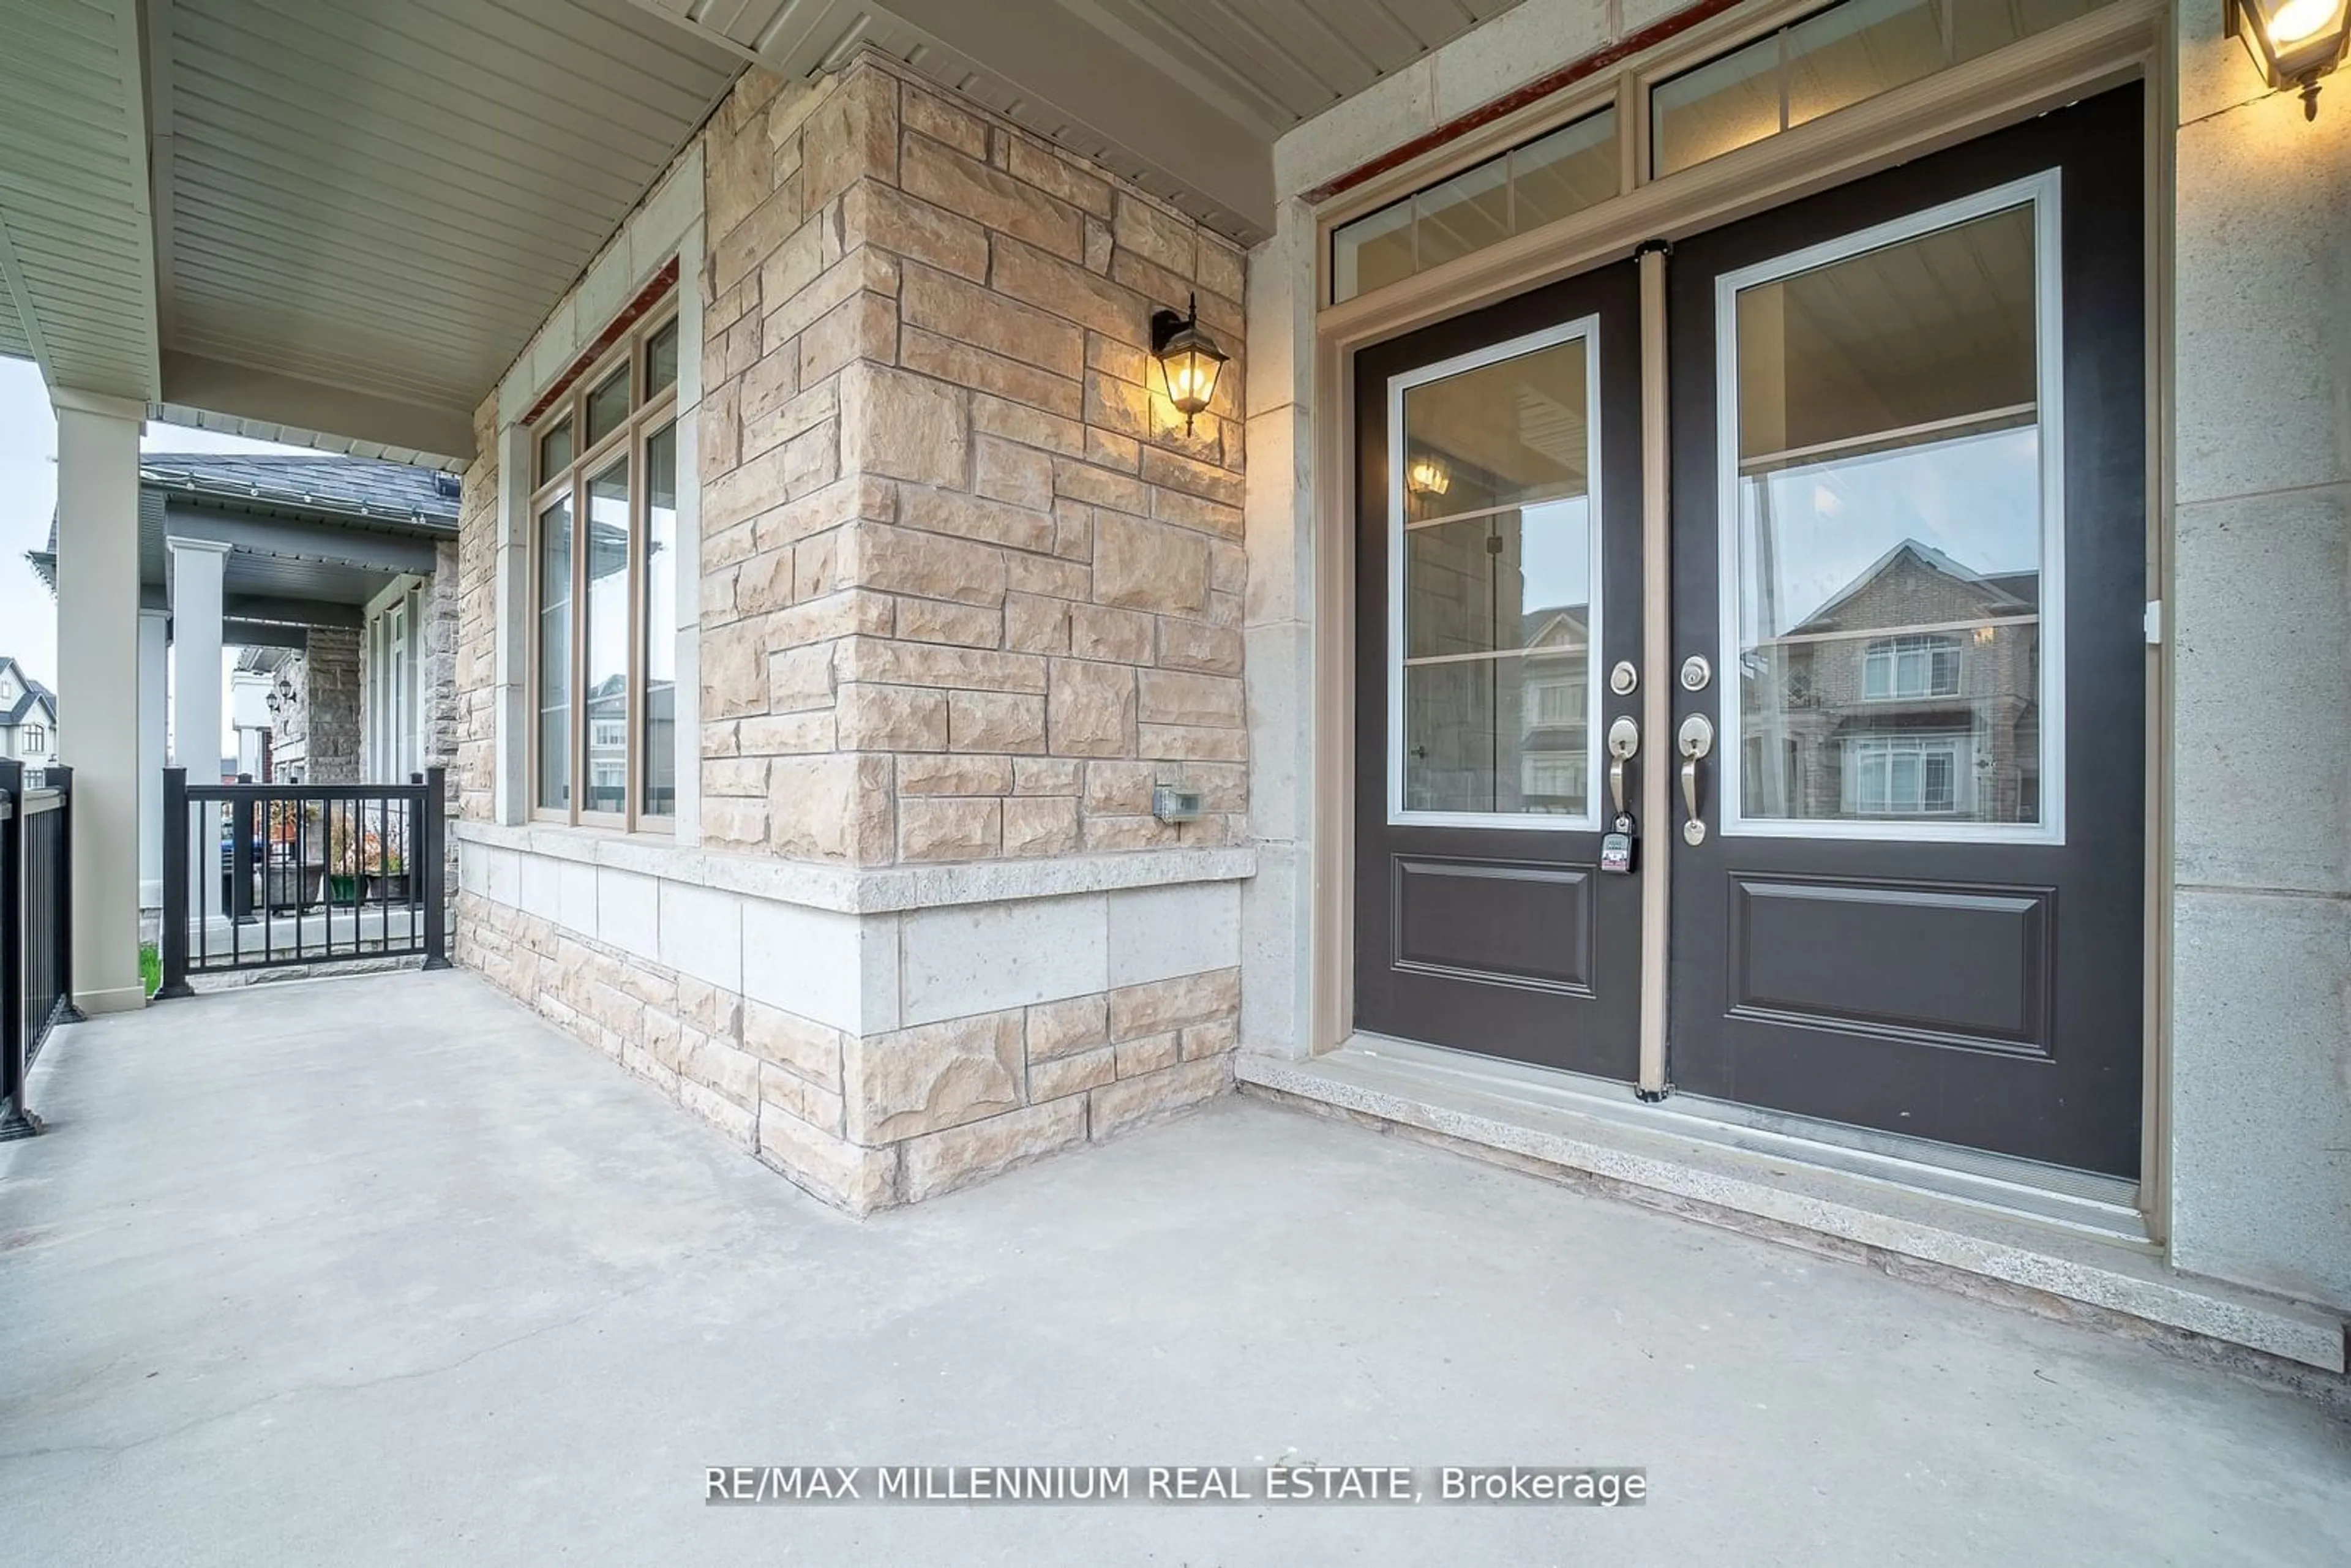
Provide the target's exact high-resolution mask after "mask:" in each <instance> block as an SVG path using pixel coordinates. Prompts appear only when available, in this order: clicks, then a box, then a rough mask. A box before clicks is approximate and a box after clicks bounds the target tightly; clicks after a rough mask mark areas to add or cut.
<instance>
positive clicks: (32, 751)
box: [0, 653, 57, 766]
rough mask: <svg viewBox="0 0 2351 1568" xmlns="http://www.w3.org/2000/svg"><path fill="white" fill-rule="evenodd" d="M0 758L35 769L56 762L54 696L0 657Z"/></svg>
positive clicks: (20, 665) (55, 711)
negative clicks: (32, 766) (34, 767)
mask: <svg viewBox="0 0 2351 1568" xmlns="http://www.w3.org/2000/svg"><path fill="white" fill-rule="evenodd" d="M0 758H12V759H14V760H16V761H18V762H23V763H26V764H28V765H35V766H37V765H39V764H43V763H48V762H55V761H56V760H57V693H55V692H53V691H51V690H49V688H48V687H47V686H45V685H41V683H40V682H38V681H37V680H35V679H33V677H32V676H30V675H28V674H26V673H25V667H24V666H23V665H22V664H18V663H16V660H14V659H12V658H10V657H8V656H7V655H6V654H5V653H0Z"/></svg>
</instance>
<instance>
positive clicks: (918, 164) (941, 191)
mask: <svg viewBox="0 0 2351 1568" xmlns="http://www.w3.org/2000/svg"><path fill="white" fill-rule="evenodd" d="M898 183H899V184H901V185H903V186H904V188H905V189H906V190H907V191H908V192H910V193H913V194H914V195H917V196H920V197H922V198H923V199H924V200H925V201H926V202H932V203H935V204H937V205H939V206H942V207H945V208H946V210H947V211H949V212H951V213H960V214H964V215H965V216H967V217H971V218H976V219H977V220H978V221H979V222H981V223H983V224H985V225H987V226H988V227H989V228H991V229H995V230H997V231H998V232H999V233H1002V234H1008V235H1016V236H1018V237H1019V238H1020V239H1022V240H1025V241H1027V242H1028V243H1029V244H1030V245H1034V246H1042V247H1043V248H1044V249H1045V250H1047V251H1050V252H1051V253H1053V254H1054V255H1056V256H1069V257H1071V258H1072V259H1074V258H1075V257H1076V256H1078V254H1079V251H1080V248H1081V247H1080V240H1079V228H1078V214H1077V211H1076V209H1074V208H1072V207H1071V206H1070V205H1069V204H1067V203H1065V202H1062V201H1061V200H1060V199H1058V198H1056V197H1053V196H1049V195H1047V194H1046V193H1044V192H1043V191H1041V190H1040V189H1038V188H1037V187H1036V186H1034V185H1031V184H1029V183H1027V182H1025V181H1021V180H1016V179H1013V178H1012V177H1011V176H1009V175H1008V174H1006V173H1003V172H999V171H998V170H996V169H994V168H991V167H990V166H988V165H987V164H986V163H983V162H979V161H978V160H977V159H974V158H967V157H965V156H964V155H963V154H961V153H959V152H956V151H954V150H953V149H952V148H949V147H947V146H946V145H944V144H943V143H940V142H936V141H930V140H928V139H926V138H923V137H914V136H910V137H908V138H907V139H906V146H905V155H904V158H903V159H902V160H901V161H900V164H899V170H898Z"/></svg>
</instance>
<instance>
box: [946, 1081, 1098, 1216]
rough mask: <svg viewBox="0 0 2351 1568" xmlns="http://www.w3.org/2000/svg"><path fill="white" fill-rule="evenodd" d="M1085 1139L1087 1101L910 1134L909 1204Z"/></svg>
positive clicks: (1034, 1107) (1068, 1101) (1071, 1101)
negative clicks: (942, 1129) (926, 1132)
mask: <svg viewBox="0 0 2351 1568" xmlns="http://www.w3.org/2000/svg"><path fill="white" fill-rule="evenodd" d="M1085 1141H1086V1103H1085V1102H1084V1101H1083V1100H1081V1099H1076V1098H1071V1099H1066V1100H1061V1101H1057V1102H1055V1103H1050V1104H1043V1105H1024V1106H1022V1107H1021V1108H1020V1109H1019V1110H1017V1111H1008V1112H1006V1113H1004V1114H1003V1115H1000V1116H990V1117H988V1118H987V1120H986V1121H984V1122H973V1123H970V1124H967V1125H964V1126H960V1127H955V1128H951V1129H949V1130H947V1131H946V1132H943V1133H932V1134H928V1135H926V1136H924V1137H919V1138H913V1139H909V1140H908V1141H907V1143H906V1145H905V1148H904V1176H903V1178H902V1183H903V1193H904V1198H905V1201H907V1202H908V1203H919V1202H921V1201H922V1200H923V1199H924V1198H926V1197H933V1196H935V1195H936V1194H938V1193H942V1192H951V1191H953V1190H954V1189H955V1188H956V1187H959V1186H967V1185H969V1184H970V1183H972V1182H976V1181H979V1180H982V1179H984V1178H985V1177H987V1176H996V1175H998V1174H999V1173H1000V1172H1003V1171H1008V1170H1010V1169H1011V1168H1012V1167H1013V1166H1019V1165H1023V1164H1026V1163H1027V1162H1029V1161H1030V1160H1033V1159H1037V1158H1040V1157H1041V1156H1042V1155H1050V1154H1052V1153H1054V1152H1055V1151H1056V1150H1060V1149H1067V1148H1073V1147H1075V1146H1076V1145H1080V1144H1082V1143H1084V1142H1085Z"/></svg>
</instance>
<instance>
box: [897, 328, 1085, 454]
mask: <svg viewBox="0 0 2351 1568" xmlns="http://www.w3.org/2000/svg"><path fill="white" fill-rule="evenodd" d="M898 362H899V363H900V364H902V365H904V367H905V368H906V369H908V370H910V371H921V372H922V373H923V374H925V375H926V376H936V377H937V378H938V379H939V380H941V381H946V382H955V383H956V385H957V386H963V387H969V388H971V389H972V390H973V391H974V392H986V393H987V394H989V395H990V396H992V397H998V398H1003V399H1007V400H1008V401H1009V402H1011V403H1013V404H1015V405H1019V406H1022V407H1026V408H1031V409H1036V410H1040V411H1042V412H1043V413H1046V414H1050V415H1052V416H1054V417H1057V418H1061V419H1075V418H1076V417H1077V416H1078V413H1080V412H1081V410H1082V409H1083V408H1084V407H1085V401H1086V394H1085V388H1084V387H1083V386H1082V385H1081V383H1080V382H1078V381H1077V380H1076V379H1075V378H1074V377H1070V376H1061V375H1056V374H1054V373H1053V372H1052V371H1045V370H1040V369H1039V368H1038V367H1037V366H1035V365H1030V364H1024V363H1022V362H1021V361H1019V360H1012V359H1007V358H1005V357H1004V356H1003V355H1001V354H994V353H990V352H988V351H987V350H985V349H975V348H973V347H972V346H971V345H970V344H968V343H963V342H958V341H956V340H954V339H953V338H950V337H947V336H944V335H942V334H940V333H937V332H932V331H928V330H925V329H923V328H921V327H917V326H915V325H914V324H913V323H911V322H907V323H904V324H903V325H902V326H901V327H900V329H899V332H898ZM974 420H975V423H977V421H978V411H977V409H975V411H974ZM1001 423H1002V421H1001V420H998V421H997V422H996V423H994V424H990V423H980V424H979V428H980V429H982V430H989V429H994V428H998V426H999V425H1000V424H1001ZM1016 439H1017V437H1016ZM1081 442H1082V437H1081ZM1031 444H1032V445H1042V444H1044V443H1033V442H1032V443H1031Z"/></svg>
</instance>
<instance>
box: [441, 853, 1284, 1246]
mask: <svg viewBox="0 0 2351 1568" xmlns="http://www.w3.org/2000/svg"><path fill="white" fill-rule="evenodd" d="M475 867H479V868H481V869H480V870H479V871H478V873H476V872H475ZM509 867H510V868H511V880H509V872H508V870H507V868H509ZM602 874H605V875H609V876H611V877H614V878H622V877H629V876H631V875H632V873H602ZM599 875H600V873H598V872H597V871H596V869H595V868H593V867H590V866H586V865H583V864H580V863H579V862H554V861H551V860H546V859H521V858H517V857H515V856H514V855H513V854H512V852H503V851H495V850H492V851H486V852H478V853H477V854H476V855H475V857H474V858H473V859H472V860H471V861H470V862H469V867H468V875H467V878H466V883H465V887H464V888H463V890H462V891H461V892H460V894H459V895H458V904H457V915H458V920H457V932H458V940H457V948H456V957H457V961H458V962H459V963H461V964H464V965H465V966H466V967H471V968H475V969H478V970H480V971H481V973H482V974H483V975H484V976H485V977H486V978H487V979H489V980H490V981H491V982H492V983H493V984H495V985H497V986H499V987H500V988H503V989H505V990H507V991H509V992H511V993H513V994H514V995H515V996H517V997H518V998H522V999H523V1000H525V1001H526V1002H528V1003H529V1004H530V1005H531V1006H533V1007H534V1008H536V1009H538V1012H539V1013H540V1014H541V1015H543V1016H544V1017H546V1018H548V1019H551V1020H552V1021H554V1022H555V1023H557V1024H559V1025H560V1026H561V1027H562V1028H563V1029H565V1030H568V1031H569V1032H570V1033H572V1034H574V1035H577V1036H578V1037H580V1039H582V1040H586V1041H588V1042H589V1043H590V1044H592V1045H595V1046H596V1047H597V1048H598V1049H600V1050H601V1051H604V1052H605V1054H607V1055H608V1056H611V1058H613V1059H614V1060H615V1061H618V1062H620V1063H621V1065H622V1066H623V1067H625V1068H627V1069H628V1070H629V1071H632V1072H635V1073H637V1074H639V1075H640V1076H642V1077H643V1078H646V1079H648V1080H650V1081H651V1082H653V1083H655V1084H657V1085H659V1086H660V1087H661V1088H662V1090H663V1091H664V1092H666V1093H668V1094H669V1095H671V1096H672V1097H673V1098H674V1099H675V1100H676V1101H677V1102H678V1103H679V1104H680V1105H682V1106H684V1108H685V1109H686V1110H688V1111H691V1112H693V1113H695V1115H697V1116H700V1117H701V1118H702V1119H703V1120H705V1121H706V1122H708V1123H710V1124H712V1125H713V1126H715V1127H716V1128H717V1129H718V1131H719V1132H720V1133H721V1134H724V1135H725V1136H726V1138H727V1139H728V1140H730V1141H731V1142H733V1143H735V1144H737V1145H739V1146H740V1147H741V1148H742V1149H743V1150H744V1151H745V1152H746V1153H748V1154H752V1155H756V1156H758V1158H759V1159H760V1160H761V1161H763V1162H765V1163H766V1164H768V1165H769V1166H773V1167H775V1168H776V1169H777V1170H778V1171H780V1172H781V1173H782V1174H784V1175H785V1176H789V1178H790V1179H791V1180H792V1181H794V1182H796V1183H798V1184H799V1186H802V1187H805V1188H807V1189H808V1190H809V1191H810V1192H811V1193H814V1194H815V1195H816V1196H818V1197H821V1198H823V1199H825V1200H826V1201H827V1202H829V1203H832V1204H836V1205H838V1206H840V1207H843V1208H846V1209H848V1210H850V1211H851V1212H852V1213H857V1214H863V1213H867V1212H870V1211H872V1210H873V1209H875V1208H880V1207H887V1206H890V1205H893V1204H897V1203H904V1202H913V1201H915V1200H917V1199H921V1198H925V1197H933V1196H935V1195H936V1194H938V1193H942V1192H946V1191H948V1190H950V1189H952V1188H954V1187H956V1186H963V1185H965V1184H967V1183H968V1182H972V1181H976V1180H978V1179H980V1178H982V1177H985V1176H993V1175H995V1174H997V1173H998V1172H1000V1171H1003V1170H1006V1169H1008V1168H1009V1167H1011V1166H1016V1165H1019V1164H1020V1163H1022V1162H1024V1161H1027V1160H1029V1159H1033V1158H1035V1157H1037V1156H1039V1155H1046V1154H1050V1153H1053V1152H1055V1151H1057V1150H1061V1149H1066V1148H1071V1147H1075V1146H1077V1145H1082V1144H1086V1143H1089V1142H1100V1141H1102V1139H1105V1138H1108V1137H1111V1136H1113V1135H1114V1134H1118V1133H1121V1132H1123V1131H1126V1130H1128V1129H1130V1128H1132V1127H1135V1126H1138V1125H1141V1124H1145V1123H1148V1122H1150V1121H1153V1120H1155V1119H1156V1118H1158V1117H1160V1116H1163V1115H1166V1114H1169V1113H1174V1112H1176V1111H1179V1110H1182V1109H1184V1108H1185V1107H1186V1106H1189V1105H1192V1104H1195V1103H1197V1102H1199V1101H1201V1100H1203V1099H1207V1098H1208V1097H1210V1096H1212V1095H1215V1094H1218V1093H1221V1092H1224V1091H1225V1090H1227V1089H1228V1087H1230V1085H1231V1082H1232V1061H1231V1052H1232V1051H1233V1049H1234V1046H1235V1043H1236V1032H1235V1025H1236V1019H1237V1018H1238V1012H1239V1007H1240V971H1239V969H1238V967H1234V966H1231V965H1226V966H1224V967H1217V968H1213V969H1206V970H1200V971H1197V972H1194V973H1190V974H1183V975H1174V976H1168V977H1162V978H1159V979H1155V980H1149V981H1143V982H1139V983H1136V984H1132V985H1123V986H1119V987H1115V988H1107V989H1103V990H1096V991H1090V992H1084V993H1081V994H1078V995H1074V996H1066V997H1056V998H1052V999H1050V1000H1047V1001H1042V1002H1036V1003H1029V1004H1022V1005H1016V1006H1009V1007H1002V1008H997V1009H992V1010H990V1011H987V1012H984V1013H978V1014H973V1015H969V1016H966V1017H960V1018H952V1019H940V1020H938V1021H935V1022H927V1023H920V1024H914V1025H911V1026H908V1027H904V1028H898V1029H889V1030H875V1031H872V1032H859V1031H856V1030H843V1029H840V1028H836V1027H833V1026H832V1025H830V1024H827V1023H823V1022H820V1021H818V1020H816V1019H811V1018H809V1017H806V1016H804V1015H803V1014H801V1013H799V1012H796V1011H793V1010H790V1009H785V1008H781V1007H778V1006H776V1005H774V1004H773V1003H771V1002H768V1001H765V1000H762V999H761V998H760V997H759V996H758V995H757V994H754V993H755V992H756V991H758V989H760V988H761V987H760V982H759V979H758V977H757V976H754V975H748V974H745V975H741V976H739V977H737V980H736V983H734V984H728V983H726V979H727V977H726V976H724V975H721V976H720V977H717V978H712V977H710V976H709V972H708V970H707V967H706V961H707V959H708V958H709V957H710V956H711V951H712V948H713V946H714V945H713V944H712V943H711V942H710V941H709V940H708V936H707V932H706V931H704V932H699V933H697V936H699V937H700V938H701V939H700V940H699V941H697V942H695V943H693V944H687V945H682V946H690V947H691V949H692V951H691V953H690V954H681V955H679V956H681V957H682V958H683V959H684V962H685V963H690V964H692V965H694V966H695V967H697V968H704V969H705V973H704V974H700V975H697V974H695V973H693V972H691V971H690V970H689V969H686V968H684V967H674V966H672V965H669V964H664V963H663V962H660V961H659V960H658V959H657V958H655V957H653V956H648V955H647V954H645V953H644V952H643V950H642V949H643V947H645V946H649V945H650V946H655V947H656V948H657V949H660V950H663V951H664V952H666V951H669V949H666V948H664V947H663V946H662V944H661V943H660V942H659V939H658V938H656V939H655V941H654V942H653V943H652V944H647V943H645V942H644V941H643V939H642V937H641V936H636V935H635V934H634V933H632V932H631V931H629V930H626V929H622V928H620V927H621V926H622V925H623V924H624V921H622V920H618V919H616V920H611V921H608V922H607V924H611V925H614V926H615V929H613V930H612V931H611V933H610V934H609V935H590V933H589V932H588V931H586V930H583V929H581V927H583V926H590V927H593V926H596V925H597V924H598V921H599V915H598V913H597V912H598V910H599V908H600V906H603V905H606V904H608V902H616V901H611V900H609V899H608V896H607V893H606V892H605V891H602V890H599V889H598V887H597V883H598V880H599ZM583 879H584V886H585V887H586V889H587V890H588V891H587V892H586V893H585V894H584V895H583V894H582V893H581V892H580V889H581V887H582V885H583ZM651 880H652V879H648V878H643V877H635V878H634V879H633V881H634V882H635V883H645V884H647V885H648V886H650V885H651ZM534 883H536V884H537V885H535V886H534V885H531V884H534ZM567 883H568V884H569V888H568V889H567V886H566V884H567ZM1144 896H1145V897H1147V896H1149V895H1148V894H1144ZM651 902H653V903H654V904H656V905H660V904H664V903H665V902H666V901H664V900H663V899H662V898H661V897H660V895H659V894H654V895H653V898H652V899H651ZM653 918H656V919H657V918H658V916H657V915H656V916H653ZM893 936H894V933H893ZM749 950H750V949H749V948H748V947H747V952H748V951H749ZM894 951H895V949H894V943H893V945H892V953H893V957H894ZM747 986H748V987H749V988H750V989H749V990H747V989H746V987H747Z"/></svg>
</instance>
